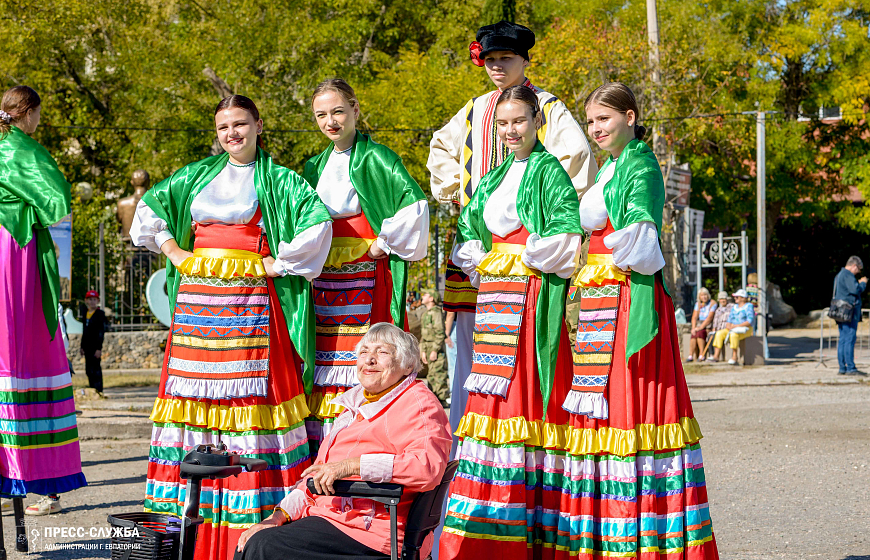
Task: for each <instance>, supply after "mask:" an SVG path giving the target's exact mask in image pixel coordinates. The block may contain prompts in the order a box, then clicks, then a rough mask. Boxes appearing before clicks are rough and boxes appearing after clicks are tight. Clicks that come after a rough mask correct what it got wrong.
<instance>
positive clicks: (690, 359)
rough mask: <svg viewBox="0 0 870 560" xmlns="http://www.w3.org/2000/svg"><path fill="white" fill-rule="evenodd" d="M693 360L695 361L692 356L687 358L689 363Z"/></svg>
mask: <svg viewBox="0 0 870 560" xmlns="http://www.w3.org/2000/svg"><path fill="white" fill-rule="evenodd" d="M692 360H694V358H692V356H686V361H687V362H691V361H692Z"/></svg>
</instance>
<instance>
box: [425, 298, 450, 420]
mask: <svg viewBox="0 0 870 560" xmlns="http://www.w3.org/2000/svg"><path fill="white" fill-rule="evenodd" d="M439 300H440V298H439V295H438V292H437V291H435V290H430V291H427V292H424V293H423V299H422V302H423V305H424V306H425V307H426V312H425V313H424V314H423V317H422V318H421V320H420V321H421V323H422V324H421V327H420V330H421V333H420V359H421V360H423V363H424V364H427V365H428V366H429V375H428V376H427V377H426V381H428V382H429V387H430V388H431V389H432V392H433V393H435V396H437V397H438V400H440V401H441V404H442V405H444V406H447V399H448V398H449V397H450V384H449V381H448V377H447V356H446V355H445V353H444V338H445V334H444V316H443V315H442V314H441V307H439V306H438V305H437V304H438V302H439Z"/></svg>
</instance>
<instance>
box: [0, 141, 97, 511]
mask: <svg viewBox="0 0 870 560" xmlns="http://www.w3.org/2000/svg"><path fill="white" fill-rule="evenodd" d="M0 199H2V202H0V478H2V481H0V494H3V495H4V496H18V497H23V496H26V495H27V493H28V492H33V493H36V494H58V493H62V492H68V491H70V490H75V489H76V488H80V487H82V486H85V485H87V482H86V481H85V477H84V475H83V474H82V465H81V455H80V452H79V438H78V429H77V428H76V415H75V403H74V402H73V391H72V381H71V378H70V370H69V363H68V362H67V358H66V351H65V350H64V344H63V338H62V337H61V332H60V328H59V326H58V296H59V294H60V278H59V276H58V268H57V266H58V265H57V259H56V257H55V253H54V249H53V242H52V240H51V235H50V234H49V232H48V229H47V228H48V226H50V225H52V224H54V223H56V222H58V221H60V219H61V218H63V217H64V216H66V215H67V214H69V212H70V187H69V183H67V182H66V179H64V177H63V175H62V174H61V172H60V170H59V169H58V168H57V164H56V163H55V161H54V159H53V158H52V157H51V156H50V155H49V153H48V151H46V149H45V148H43V147H42V146H41V145H39V144H38V143H37V142H36V141H34V140H33V139H31V138H30V137H29V136H28V135H26V134H25V133H24V132H22V131H21V130H20V129H18V128H16V127H15V126H13V127H12V130H11V131H10V132H9V133H8V134H7V135H6V136H5V137H4V138H2V139H0Z"/></svg>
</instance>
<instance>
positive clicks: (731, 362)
mask: <svg viewBox="0 0 870 560" xmlns="http://www.w3.org/2000/svg"><path fill="white" fill-rule="evenodd" d="M728 365H729V366H736V365H737V360H728Z"/></svg>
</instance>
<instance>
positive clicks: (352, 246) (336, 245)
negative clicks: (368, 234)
mask: <svg viewBox="0 0 870 560" xmlns="http://www.w3.org/2000/svg"><path fill="white" fill-rule="evenodd" d="M374 242H375V240H374V239H363V238H361V237H333V238H332V246H331V247H330V248H329V254H328V255H327V256H326V263H325V264H324V265H323V266H324V268H339V267H341V266H342V265H344V264H347V263H349V262H353V261H355V260H357V259H359V258H360V257H362V256H363V255H365V254H366V253H368V251H369V247H371V246H372V243H374Z"/></svg>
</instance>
